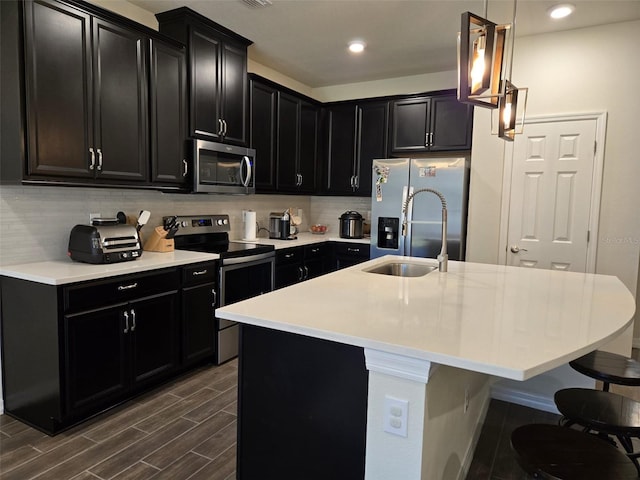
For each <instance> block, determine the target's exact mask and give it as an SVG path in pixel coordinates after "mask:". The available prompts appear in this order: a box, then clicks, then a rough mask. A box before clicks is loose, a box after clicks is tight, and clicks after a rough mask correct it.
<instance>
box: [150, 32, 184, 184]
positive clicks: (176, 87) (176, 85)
mask: <svg viewBox="0 0 640 480" xmlns="http://www.w3.org/2000/svg"><path fill="white" fill-rule="evenodd" d="M150 52H151V54H150V69H149V71H150V82H149V87H150V89H149V94H150V95H149V107H150V119H151V125H150V126H151V182H152V183H154V184H161V185H165V184H166V185H176V186H178V187H183V188H188V186H189V185H190V182H191V178H192V173H193V172H191V171H190V163H189V160H188V153H187V149H188V143H187V139H186V137H187V67H186V64H187V57H186V53H185V50H184V49H179V48H176V47H174V46H170V45H167V44H165V43H163V42H159V41H157V40H152V41H151V51H150Z"/></svg>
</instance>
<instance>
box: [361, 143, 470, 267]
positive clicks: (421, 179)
mask: <svg viewBox="0 0 640 480" xmlns="http://www.w3.org/2000/svg"><path fill="white" fill-rule="evenodd" d="M469 160H470V159H469V157H468V156H460V157H446V158H444V157H440V158H435V157H430V158H390V159H379V160H374V161H373V172H372V173H373V175H372V194H371V258H376V257H380V256H382V255H406V256H413V257H424V258H436V257H437V255H438V254H439V253H440V250H441V247H442V234H441V233H442V232H441V225H442V203H441V201H440V199H439V198H438V196H437V195H435V194H433V193H431V192H421V193H418V194H416V196H415V197H414V198H413V199H412V201H411V202H410V203H409V205H408V209H407V220H408V223H407V230H406V234H403V232H402V223H403V219H404V218H403V213H402V207H403V204H404V202H405V200H406V199H407V197H408V196H409V195H411V193H412V192H414V191H417V190H419V189H421V188H431V189H434V190H438V191H439V192H440V193H442V194H443V196H444V198H445V200H446V204H447V213H448V225H447V251H448V254H449V259H450V260H464V253H465V237H466V227H467V203H468V201H467V199H468V190H469Z"/></svg>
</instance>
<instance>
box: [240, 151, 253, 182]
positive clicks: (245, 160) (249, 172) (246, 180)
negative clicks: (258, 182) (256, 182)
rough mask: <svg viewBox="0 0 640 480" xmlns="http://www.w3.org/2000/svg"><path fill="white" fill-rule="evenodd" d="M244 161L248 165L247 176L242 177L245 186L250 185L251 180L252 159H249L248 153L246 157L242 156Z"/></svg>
mask: <svg viewBox="0 0 640 480" xmlns="http://www.w3.org/2000/svg"><path fill="white" fill-rule="evenodd" d="M242 162H243V163H244V164H245V165H246V167H247V176H246V178H244V179H242V185H243V186H245V187H248V186H249V182H251V174H252V172H251V160H249V157H247V156H246V155H245V156H244V157H242Z"/></svg>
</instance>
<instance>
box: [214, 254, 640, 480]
mask: <svg viewBox="0 0 640 480" xmlns="http://www.w3.org/2000/svg"><path fill="white" fill-rule="evenodd" d="M397 260H403V261H407V262H411V263H418V264H424V265H435V266H437V262H436V261H435V260H430V259H417V258H408V257H391V256H386V257H382V258H377V259H375V260H370V261H368V262H365V263H361V264H359V265H355V266H353V267H350V268H347V269H344V270H339V271H337V272H334V273H330V274H327V275H324V276H321V277H318V278H315V279H312V280H309V281H307V282H303V283H299V284H295V285H292V286H290V287H287V288H283V289H281V290H277V291H274V292H271V293H268V294H266V295H262V296H259V297H255V298H252V299H250V300H246V301H243V302H238V303H235V304H232V305H228V306H225V307H222V308H220V309H218V310H217V311H216V314H217V316H219V317H220V318H225V319H228V320H234V321H237V322H241V323H244V324H247V327H245V330H246V332H245V333H246V334H245V335H244V336H243V335H241V339H243V340H242V341H241V347H240V366H241V368H240V379H239V388H240V389H241V395H240V399H242V401H241V402H239V404H238V415H239V423H240V424H243V423H242V421H243V418H246V419H249V420H251V421H253V422H259V421H260V419H262V418H273V417H274V416H275V417H277V418H280V419H281V420H282V421H279V422H266V424H264V425H263V424H260V432H258V434H256V433H255V432H252V431H251V430H249V429H246V430H243V431H241V432H240V433H239V439H238V445H239V452H242V451H244V450H242V448H244V447H241V446H242V445H249V446H251V445H255V444H256V442H258V443H259V441H260V439H261V438H278V439H281V440H282V442H284V443H286V442H287V441H289V440H287V439H291V438H293V441H290V442H289V443H287V444H286V448H285V447H282V446H281V445H279V448H280V449H282V448H285V450H286V451H287V452H289V450H291V449H294V450H296V449H297V450H296V451H298V450H299V453H297V454H296V455H297V456H299V457H301V458H302V457H304V458H305V460H304V461H302V462H301V463H302V464H308V465H309V468H310V469H311V471H313V468H314V466H316V463H317V464H318V465H317V468H320V467H321V466H322V465H325V464H331V462H334V461H338V460H337V459H340V455H341V451H340V449H334V450H332V448H331V445H332V439H333V438H335V437H336V436H342V435H343V434H344V435H351V437H349V438H362V436H366V443H365V445H366V447H365V448H364V449H363V450H364V453H361V455H363V456H364V459H362V460H363V461H364V466H365V467H364V475H362V476H360V475H358V477H357V478H362V477H364V479H365V480H388V479H389V478H403V479H404V480H432V479H436V478H461V477H462V476H464V474H465V473H466V471H467V470H468V468H469V466H470V464H471V459H472V458H473V451H474V449H475V445H476V442H477V439H478V437H479V434H480V428H481V426H482V423H483V421H484V416H485V415H486V412H487V409H488V405H489V401H490V384H491V379H490V376H492V375H493V376H499V377H505V378H509V379H515V380H525V379H529V378H531V377H533V376H535V375H538V374H540V373H543V372H546V371H548V370H551V369H553V368H555V367H558V366H560V365H562V364H565V363H567V362H568V361H570V360H572V359H575V358H577V357H579V356H581V355H583V354H585V353H587V352H590V351H592V350H594V349H596V348H598V347H600V346H601V345H604V344H605V343H607V342H608V341H609V340H611V339H613V338H614V337H615V336H616V335H618V334H619V333H620V332H622V331H623V330H625V329H626V328H627V327H628V326H629V325H630V324H631V322H632V316H633V314H634V310H635V301H634V299H633V296H632V295H631V293H630V292H629V290H628V289H627V288H626V287H625V286H624V285H623V283H622V282H621V281H620V280H619V279H618V278H616V277H613V276H606V275H592V274H581V273H572V272H560V271H552V270H538V269H527V268H518V267H509V266H500V265H488V264H475V263H465V262H454V261H451V262H449V272H447V273H440V272H439V271H438V270H437V269H436V270H434V271H432V272H431V273H428V274H426V275H424V276H421V277H396V276H388V275H382V274H376V273H370V272H366V271H365V270H367V269H370V268H373V267H376V266H379V265H381V264H383V263H386V262H390V261H397ZM283 305H286V308H282V306H283ZM256 327H258V328H256ZM260 331H262V332H269V333H268V335H269V338H270V339H271V340H270V341H269V342H258V343H257V344H256V343H255V342H254V344H251V343H250V340H249V339H250V338H251V337H252V336H255V335H258V334H260ZM291 334H294V335H293V338H291ZM265 335H267V333H265ZM245 338H246V339H247V340H244V339H245ZM305 339H307V340H305ZM245 341H246V342H248V343H247V344H246V352H245V351H244V349H245V344H244V343H242V342H245ZM327 341H328V342H327ZM301 342H303V345H304V346H303V347H301V346H299V345H298V344H299V343H301ZM309 342H312V343H309ZM313 342H315V343H313ZM307 344H308V346H307ZM271 345H273V346H271ZM256 346H258V347H260V348H256ZM338 346H343V347H345V348H349V349H351V350H353V349H356V352H355V353H354V355H355V357H354V359H352V360H350V361H346V362H343V364H341V365H338V366H336V365H333V367H331V368H329V369H328V370H327V369H326V368H325V369H323V368H322V365H323V359H328V358H333V355H334V351H336V350H337V348H338ZM318 352H319V353H318ZM358 352H359V355H358ZM243 358H246V361H244V362H243ZM285 359H286V360H285ZM283 361H287V362H289V363H290V364H291V365H292V366H291V368H284V369H283V368H280V366H281V364H282V362H283ZM263 364H265V365H268V367H267V370H268V371H267V372H264V371H262V370H260V365H263ZM318 365H319V366H318ZM306 366H308V367H306ZM305 368H308V370H309V371H308V372H306V374H305ZM358 369H360V371H363V370H364V371H365V372H366V374H367V377H366V378H367V380H366V381H367V386H366V389H365V390H366V391H365V392H364V393H360V394H358V393H357V392H356V393H347V394H346V395H349V398H350V399H353V400H354V401H360V400H362V399H363V397H364V403H359V405H363V404H364V405H366V421H364V422H363V423H362V426H361V427H357V426H355V427H351V428H350V429H349V430H348V431H346V432H345V431H344V429H345V428H346V427H345V425H344V424H342V423H335V424H334V422H333V419H334V418H339V415H341V414H343V410H344V409H345V408H347V407H346V404H343V403H344V402H343V401H340V402H336V401H335V399H339V398H341V396H343V395H345V393H344V388H345V387H344V386H341V384H339V379H341V378H343V377H344V375H345V373H344V372H348V371H358ZM365 369H366V370H365ZM332 372H333V373H332ZM265 375H267V376H268V378H269V382H267V384H266V385H265V387H264V388H263V389H262V390H260V391H256V390H255V388H254V389H253V390H252V389H251V388H252V385H254V383H253V380H256V379H258V380H259V379H260V378H263V377H264V376H265ZM244 378H248V379H249V380H246V381H244V380H243V379H244ZM314 378H317V380H314ZM333 378H336V379H338V380H336V381H335V382H334V381H333V380H332V379H333ZM358 378H361V377H358V376H354V377H353V382H352V383H353V384H357V381H358ZM348 380H349V379H348ZM348 380H347V385H349V384H350V383H349V382H348ZM314 382H315V383H314ZM336 384H337V386H336ZM298 385H300V387H299V388H298V387H297V386H298ZM327 385H330V386H327ZM296 388H297V389H296ZM280 391H282V392H286V395H283V396H282V398H280V397H279V396H278V393H277V392H280ZM308 392H314V393H312V394H309V393H308ZM265 396H267V397H268V398H269V402H270V403H269V407H267V406H264V405H265V404H264V400H265ZM272 397H273V398H272ZM289 398H293V399H295V402H296V403H295V408H294V407H293V406H291V407H290V410H291V413H290V411H289V410H286V409H285V411H282V409H281V408H280V407H281V405H282V404H283V403H286V402H287V401H288V399H289ZM318 405H322V406H324V409H323V410H320V411H319V412H318ZM362 408H364V407H360V411H359V412H361V411H362ZM293 411H295V412H296V413H297V416H296V417H294V418H291V419H290V422H291V424H288V423H287V418H288V417H289V416H293V415H294V413H292V412H293ZM359 412H358V411H357V410H350V416H349V417H348V418H352V417H353V418H355V417H359ZM310 418H320V419H321V420H322V421H318V424H315V425H313V426H309V425H307V423H308V422H310V420H308V419H310ZM249 420H247V422H249ZM298 424H304V425H305V427H304V428H305V430H304V435H305V442H306V443H308V444H309V445H312V446H314V447H313V448H309V449H307V450H305V448H304V445H302V446H301V444H300V442H299V441H296V436H295V435H293V436H292V433H291V432H294V431H295V425H298ZM265 430H268V431H265ZM314 442H315V443H314ZM318 445H319V446H318ZM316 447H317V448H316ZM318 448H321V449H322V452H323V460H321V461H320V460H318V459H317V458H316V457H315V453H314V452H316V451H317V449H318ZM360 458H361V457H360ZM281 460H282V459H281ZM243 461H246V462H249V465H253V464H255V463H256V461H257V459H256V458H251V459H244V457H243ZM260 461H262V462H263V464H264V468H265V469H267V470H268V469H269V468H271V469H276V470H277V468H278V464H277V461H276V463H275V464H274V462H273V461H271V460H270V459H269V457H265V458H261V459H260ZM314 462H315V463H314ZM240 465H241V466H244V463H243V462H241V463H240ZM261 468H262V466H261ZM240 471H241V470H239V472H240ZM238 478H243V477H242V476H239V477H238ZM314 478H315V477H314Z"/></svg>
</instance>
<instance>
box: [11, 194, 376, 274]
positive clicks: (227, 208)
mask: <svg viewBox="0 0 640 480" xmlns="http://www.w3.org/2000/svg"><path fill="white" fill-rule="evenodd" d="M289 207H293V208H294V209H301V210H302V225H301V230H303V231H305V230H306V229H308V227H309V225H311V224H313V223H324V224H327V225H328V226H329V234H331V235H332V236H337V235H338V232H339V220H338V218H339V217H340V215H341V214H342V213H344V212H345V211H347V210H357V211H359V212H360V213H361V214H362V215H363V216H365V217H366V216H367V212H368V211H369V209H370V200H369V199H368V198H359V197H319V196H313V197H309V196H298V195H246V196H243V195H189V194H169V193H162V192H157V191H146V190H121V189H109V188H75V187H74V188H70V187H40V186H3V187H2V189H1V192H0V265H11V264H17V263H27V262H37V261H45V260H59V259H64V258H66V257H67V242H68V240H69V231H70V230H71V228H72V227H73V226H74V225H76V224H88V223H89V214H90V213H99V214H101V215H102V216H103V217H115V215H116V213H117V212H119V211H122V212H124V213H125V214H126V215H127V216H131V217H134V218H136V217H137V216H138V214H139V212H140V210H149V211H150V212H151V218H150V219H149V222H148V223H147V225H146V226H145V227H144V228H143V229H142V235H143V237H144V235H145V232H148V231H150V230H151V229H153V228H154V227H156V226H157V225H160V224H161V223H162V217H163V216H167V215H175V214H181V215H189V214H193V215H201V214H211V213H227V214H229V216H230V222H231V233H230V238H231V239H237V238H240V237H241V236H242V227H243V225H242V210H255V211H256V217H257V221H258V224H259V226H260V227H268V219H269V213H270V212H272V211H284V210H285V209H286V208H289ZM261 236H262V237H266V236H268V234H267V233H266V232H265V231H262V232H260V234H259V237H261Z"/></svg>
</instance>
